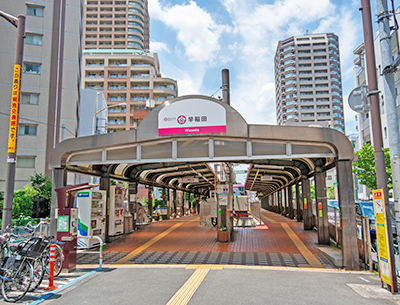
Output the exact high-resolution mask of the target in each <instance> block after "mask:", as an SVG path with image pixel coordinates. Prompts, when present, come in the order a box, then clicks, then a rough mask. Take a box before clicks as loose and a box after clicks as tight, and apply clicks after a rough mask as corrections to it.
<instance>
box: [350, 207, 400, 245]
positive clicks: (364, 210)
mask: <svg viewBox="0 0 400 305" xmlns="http://www.w3.org/2000/svg"><path fill="white" fill-rule="evenodd" d="M355 205H356V214H357V215H359V216H364V217H365V216H368V218H369V231H370V235H371V242H374V241H375V240H376V224H375V213H374V202H373V201H361V200H356V202H355ZM390 207H391V208H390V214H391V216H392V231H393V238H394V239H396V235H397V229H396V217H395V215H394V209H393V208H394V205H393V202H391V203H390Z"/></svg>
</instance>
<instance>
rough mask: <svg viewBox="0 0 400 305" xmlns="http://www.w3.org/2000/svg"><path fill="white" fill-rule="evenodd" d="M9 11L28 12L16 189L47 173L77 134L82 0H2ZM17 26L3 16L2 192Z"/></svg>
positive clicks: (0, 58)
mask: <svg viewBox="0 0 400 305" xmlns="http://www.w3.org/2000/svg"><path fill="white" fill-rule="evenodd" d="M0 9H1V10H2V11H4V12H6V13H8V14H11V15H14V16H17V15H19V14H23V15H26V38H25V45H24V56H23V65H22V79H21V98H20V106H19V109H20V116H19V128H18V143H17V160H16V178H15V189H20V188H22V187H23V186H25V185H26V184H28V183H29V176H31V175H33V174H34V173H35V172H37V173H46V175H47V176H49V177H51V172H50V171H49V169H48V166H47V164H48V159H49V156H50V153H51V151H52V149H53V147H54V146H55V145H56V144H57V143H58V142H60V141H62V140H64V139H67V138H71V137H75V136H76V132H77V125H78V123H77V107H78V103H79V78H80V71H79V67H80V62H79V60H80V54H81V46H80V41H81V39H80V38H81V24H82V22H81V16H82V11H83V1H81V0H64V1H61V0H54V1H45V0H27V1H23V0H20V1H2V2H1V7H0ZM16 34H17V31H16V28H15V27H14V26H12V25H11V24H9V23H8V22H7V21H6V20H5V19H3V18H0V41H1V42H2V43H1V44H0V67H1V73H0V96H1V99H2V100H1V103H0V168H2V169H3V170H0V192H2V191H4V189H5V187H4V185H5V172H6V171H5V167H6V162H7V142H8V129H9V120H10V105H11V90H12V78H13V75H12V72H13V65H14V54H15V42H16Z"/></svg>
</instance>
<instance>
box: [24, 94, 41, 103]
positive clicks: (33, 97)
mask: <svg viewBox="0 0 400 305" xmlns="http://www.w3.org/2000/svg"><path fill="white" fill-rule="evenodd" d="M21 104H31V105H37V104H39V94H37V93H21Z"/></svg>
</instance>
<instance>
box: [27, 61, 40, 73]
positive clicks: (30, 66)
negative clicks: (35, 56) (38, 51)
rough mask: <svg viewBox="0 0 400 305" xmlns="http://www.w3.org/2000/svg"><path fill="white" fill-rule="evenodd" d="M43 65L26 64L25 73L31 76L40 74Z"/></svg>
mask: <svg viewBox="0 0 400 305" xmlns="http://www.w3.org/2000/svg"><path fill="white" fill-rule="evenodd" d="M40 66H41V64H34V63H24V67H23V72H24V73H31V74H40Z"/></svg>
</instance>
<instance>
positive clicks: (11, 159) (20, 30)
mask: <svg viewBox="0 0 400 305" xmlns="http://www.w3.org/2000/svg"><path fill="white" fill-rule="evenodd" d="M0 16H1V17H3V18H4V19H6V20H7V21H8V22H10V23H11V24H12V25H13V26H15V27H16V28H17V43H16V47H15V60H14V71H13V83H12V93H11V110H10V127H9V131H8V148H7V168H6V180H5V192H4V204H3V221H2V224H1V229H2V230H3V231H4V230H5V228H6V227H7V226H8V225H9V224H10V223H11V216H12V205H13V199H14V183H15V163H16V159H17V136H18V121H19V117H18V115H19V99H20V88H21V72H22V71H21V65H22V58H23V55H24V38H25V16H23V15H18V18H16V17H14V16H11V15H9V14H6V13H4V12H2V11H0Z"/></svg>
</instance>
